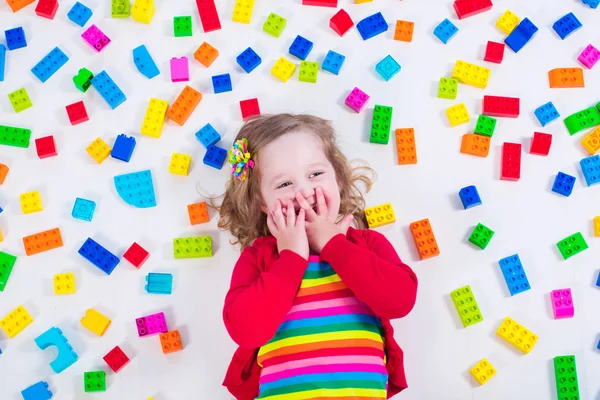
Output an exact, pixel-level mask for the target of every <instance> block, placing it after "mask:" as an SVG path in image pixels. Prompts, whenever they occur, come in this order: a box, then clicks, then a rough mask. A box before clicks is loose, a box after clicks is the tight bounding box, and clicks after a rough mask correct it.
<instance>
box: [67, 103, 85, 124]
mask: <svg viewBox="0 0 600 400" xmlns="http://www.w3.org/2000/svg"><path fill="white" fill-rule="evenodd" d="M65 109H66V110H67V116H68V117H69V122H70V123H71V125H73V126H75V125H77V124H80V123H82V122H85V121H89V119H90V118H89V117H88V115H87V110H86V109H85V104H84V103H83V101H78V102H77V103H73V104H69V105H68V106H66V107H65Z"/></svg>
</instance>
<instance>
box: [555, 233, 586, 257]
mask: <svg viewBox="0 0 600 400" xmlns="http://www.w3.org/2000/svg"><path fill="white" fill-rule="evenodd" d="M556 246H557V247H558V250H559V251H560V254H561V255H562V256H563V258H564V259H565V260H567V259H569V258H571V257H573V256H574V255H576V254H579V253H581V252H582V251H584V250H586V249H587V248H588V245H587V243H586V242H585V239H584V238H583V236H582V235H581V232H577V233H575V234H573V235H571V236H569V237H566V238H564V239H563V240H561V241H560V242H558V243H557V244H556Z"/></svg>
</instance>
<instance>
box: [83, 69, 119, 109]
mask: <svg viewBox="0 0 600 400" xmlns="http://www.w3.org/2000/svg"><path fill="white" fill-rule="evenodd" d="M92 86H93V87H94V89H96V90H97V91H98V93H100V96H102V98H103V99H104V100H105V101H106V102H107V103H108V105H109V106H110V108H112V109H113V110H114V109H115V108H117V107H118V106H120V105H121V104H123V102H124V101H125V100H127V97H125V94H124V93H123V92H122V91H121V89H120V88H119V87H118V86H117V85H116V84H115V82H114V81H113V80H112V78H111V77H110V76H109V75H108V74H107V73H106V71H102V72H100V73H99V74H98V75H96V76H94V79H92Z"/></svg>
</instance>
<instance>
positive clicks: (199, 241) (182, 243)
mask: <svg viewBox="0 0 600 400" xmlns="http://www.w3.org/2000/svg"><path fill="white" fill-rule="evenodd" d="M212 255H213V254H212V238H211V237H210V236H192V237H186V238H175V239H173V256H174V257H175V258H176V259H180V258H199V257H212Z"/></svg>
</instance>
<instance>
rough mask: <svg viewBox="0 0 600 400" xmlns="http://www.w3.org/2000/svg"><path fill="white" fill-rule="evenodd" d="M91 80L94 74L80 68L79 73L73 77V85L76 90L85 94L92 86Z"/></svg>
mask: <svg viewBox="0 0 600 400" xmlns="http://www.w3.org/2000/svg"><path fill="white" fill-rule="evenodd" d="M93 78H94V74H92V71H90V70H89V69H87V68H81V69H80V70H79V72H77V75H75V76H74V77H73V83H74V84H75V87H77V89H79V90H80V91H82V92H83V93H85V92H87V90H88V89H89V88H90V86H92V79H93Z"/></svg>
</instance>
